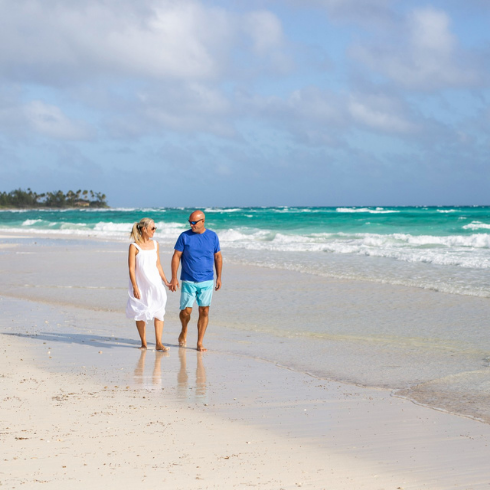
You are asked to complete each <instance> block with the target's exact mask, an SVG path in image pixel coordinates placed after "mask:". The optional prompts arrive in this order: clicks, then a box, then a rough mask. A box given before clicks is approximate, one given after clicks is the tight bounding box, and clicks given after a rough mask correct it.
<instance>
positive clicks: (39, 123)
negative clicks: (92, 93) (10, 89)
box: [0, 99, 92, 140]
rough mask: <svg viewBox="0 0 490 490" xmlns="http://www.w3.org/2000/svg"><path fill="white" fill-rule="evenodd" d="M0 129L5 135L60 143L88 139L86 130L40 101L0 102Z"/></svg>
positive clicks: (56, 107) (58, 109)
mask: <svg viewBox="0 0 490 490" xmlns="http://www.w3.org/2000/svg"><path fill="white" fill-rule="evenodd" d="M0 128H1V129H2V131H3V132H4V133H5V134H10V135H14V136H22V135H26V134H29V131H32V132H33V133H34V134H37V135H40V136H46V137H49V138H54V139H61V140H84V139H88V138H90V137H91V136H92V131H91V130H90V128H89V127H88V126H87V125H86V124H84V123H82V122H80V121H76V120H74V119H72V118H70V117H68V116H67V115H66V114H64V112H63V111H62V110H61V109H60V108H59V107H58V106H55V105H52V104H47V103H45V102H43V101H41V100H33V101H31V102H28V103H21V102H20V101H19V100H18V99H13V100H10V101H8V102H7V101H6V100H0Z"/></svg>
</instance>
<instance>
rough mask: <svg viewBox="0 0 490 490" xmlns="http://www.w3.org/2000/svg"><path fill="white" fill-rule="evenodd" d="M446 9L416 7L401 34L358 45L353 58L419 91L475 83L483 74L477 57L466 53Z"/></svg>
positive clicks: (400, 31)
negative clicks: (475, 58) (479, 71)
mask: <svg viewBox="0 0 490 490" xmlns="http://www.w3.org/2000/svg"><path fill="white" fill-rule="evenodd" d="M450 24H451V22H450V18H449V16H448V15H447V13H446V12H444V11H442V10H436V9H434V8H432V7H429V8H424V9H416V10H414V11H413V12H411V13H410V14H409V15H408V16H407V17H406V18H405V19H404V21H403V23H402V24H401V25H400V26H399V30H398V34H397V35H396V36H394V37H393V34H392V32H391V31H390V35H391V37H390V38H388V39H381V40H380V42H378V43H374V44H367V45H358V46H356V47H355V48H354V49H352V51H351V53H352V55H353V57H354V58H355V59H357V60H360V61H361V62H362V63H364V64H365V65H367V66H368V67H369V68H370V69H371V70H373V71H375V72H379V73H381V74H382V75H384V76H386V77H388V78H389V79H391V80H392V81H394V82H396V83H397V84H399V85H401V86H403V87H405V88H409V89H420V90H438V89H443V88H449V87H468V86H475V85H476V84H478V83H479V82H480V75H479V74H478V70H477V68H476V66H475V62H474V59H472V56H471V55H470V54H469V53H463V52H462V50H461V48H460V47H459V46H458V42H457V39H456V37H455V36H454V35H453V34H452V33H451V30H450Z"/></svg>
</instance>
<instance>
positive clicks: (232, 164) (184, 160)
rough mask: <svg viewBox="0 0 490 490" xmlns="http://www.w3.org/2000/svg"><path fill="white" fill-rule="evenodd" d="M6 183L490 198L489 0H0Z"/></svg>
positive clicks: (235, 201)
mask: <svg viewBox="0 0 490 490" xmlns="http://www.w3.org/2000/svg"><path fill="white" fill-rule="evenodd" d="M0 44H1V46H2V49H1V50H0V191H11V190H13V189H17V188H23V189H26V188H28V187H29V188H31V189H33V190H34V191H37V192H45V191H54V190H58V189H61V190H63V191H65V192H66V191H68V190H69V189H71V190H78V189H89V190H90V189H91V190H94V191H97V192H102V193H105V194H106V195H107V197H108V202H109V204H110V205H111V206H114V207H121V206H122V207H124V206H141V207H146V206H158V207H160V206H162V207H171V206H176V207H178V206H189V207H192V206H197V207H199V206H288V205H289V206H338V205H342V206H364V205H380V206H383V205H385V206H387V205H457V204H474V205H485V204H486V205H490V192H489V190H490V136H489V134H490V132H489V130H490V2H488V0H465V1H464V2H461V1H459V0H444V1H443V0H440V1H420V2H419V1H416V0H413V1H412V0H405V1H401V0H400V1H397V0H269V1H266V0H263V1H259V0H246V1H245V0H243V1H242V0H236V1H231V0H227V1H224V0H223V1H219V0H216V1H206V0H195V1H194V0H192V1H188V0H16V1H15V2H12V1H11V0H0Z"/></svg>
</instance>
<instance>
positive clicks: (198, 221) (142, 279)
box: [126, 211, 223, 351]
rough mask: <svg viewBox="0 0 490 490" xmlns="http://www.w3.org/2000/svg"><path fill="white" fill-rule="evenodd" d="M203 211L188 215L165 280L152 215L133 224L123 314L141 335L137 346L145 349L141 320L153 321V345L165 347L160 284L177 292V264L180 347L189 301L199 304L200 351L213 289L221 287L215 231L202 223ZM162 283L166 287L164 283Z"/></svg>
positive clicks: (163, 295) (163, 298)
mask: <svg viewBox="0 0 490 490" xmlns="http://www.w3.org/2000/svg"><path fill="white" fill-rule="evenodd" d="M205 219H206V217H205V216H204V213H203V212H202V211H194V212H193V213H192V214H191V215H190V216H189V224H190V226H191V229H190V230H187V231H184V232H183V233H181V235H180V236H179V238H178V240H177V243H176V244H175V247H174V249H175V250H174V255H173V257H172V265H171V268H172V279H171V280H170V282H168V281H167V279H166V277H165V274H164V272H163V269H162V265H161V263H160V249H159V245H158V242H156V241H155V240H153V235H154V234H155V230H156V226H155V223H154V222H153V220H151V219H149V218H143V219H142V220H141V221H140V222H139V223H135V224H134V225H133V230H132V231H131V238H132V239H133V240H134V243H132V244H131V245H130V246H129V257H128V265H129V291H128V294H129V298H128V302H127V305H126V316H127V317H128V318H132V319H134V320H135V321H136V328H137V329H138V333H139V335H140V338H141V348H142V349H146V322H147V321H151V320H153V321H154V324H155V338H156V350H158V351H167V350H168V348H167V347H165V346H164V345H163V344H162V333H163V317H164V315H165V306H166V304H167V293H166V291H165V286H167V287H168V288H169V289H170V291H173V292H175V291H177V289H178V288H179V281H178V279H177V271H178V269H179V264H180V263H182V270H181V274H180V279H181V281H182V287H181V292H180V315H179V316H180V321H181V323H182V331H181V332H180V335H179V346H180V347H185V345H186V339H187V326H188V324H189V321H190V319H191V313H192V307H193V306H194V301H197V305H198V306H199V319H198V321H197V350H198V351H205V350H206V349H205V348H204V346H203V339H204V334H205V333H206V328H207V326H208V316H209V307H210V306H211V299H212V297H213V289H215V290H216V291H218V289H220V288H221V268H222V264H223V260H222V257H221V251H220V246H219V239H218V235H216V233H215V232H214V231H212V230H207V229H206V228H205ZM213 266H214V268H215V269H216V286H215V284H214V279H213V277H214V275H213ZM164 285H165V286H164Z"/></svg>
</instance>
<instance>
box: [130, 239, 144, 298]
mask: <svg viewBox="0 0 490 490" xmlns="http://www.w3.org/2000/svg"><path fill="white" fill-rule="evenodd" d="M137 253H138V249H137V248H136V247H134V246H133V244H131V245H130V246H129V253H128V266H129V279H130V280H131V284H132V285H133V294H134V297H135V298H136V299H141V294H140V290H139V289H138V284H136V254H137Z"/></svg>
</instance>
